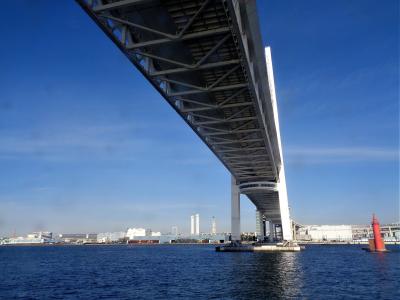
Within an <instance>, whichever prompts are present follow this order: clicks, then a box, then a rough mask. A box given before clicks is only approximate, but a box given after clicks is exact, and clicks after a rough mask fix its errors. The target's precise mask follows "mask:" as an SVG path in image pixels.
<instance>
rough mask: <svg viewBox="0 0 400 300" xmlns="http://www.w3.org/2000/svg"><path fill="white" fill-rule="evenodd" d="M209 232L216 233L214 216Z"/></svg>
mask: <svg viewBox="0 0 400 300" xmlns="http://www.w3.org/2000/svg"><path fill="white" fill-rule="evenodd" d="M211 234H217V222H216V221H215V217H212V221H211Z"/></svg>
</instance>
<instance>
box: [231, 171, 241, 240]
mask: <svg viewBox="0 0 400 300" xmlns="http://www.w3.org/2000/svg"><path fill="white" fill-rule="evenodd" d="M231 240H232V242H240V191H239V186H238V185H237V184H236V179H235V177H233V176H232V179H231Z"/></svg>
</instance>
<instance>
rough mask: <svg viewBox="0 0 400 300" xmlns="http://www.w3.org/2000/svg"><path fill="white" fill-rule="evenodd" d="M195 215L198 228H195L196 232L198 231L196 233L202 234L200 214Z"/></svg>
mask: <svg viewBox="0 0 400 300" xmlns="http://www.w3.org/2000/svg"><path fill="white" fill-rule="evenodd" d="M195 217H196V227H195V229H196V230H195V232H196V235H199V234H200V215H199V214H196V215H195Z"/></svg>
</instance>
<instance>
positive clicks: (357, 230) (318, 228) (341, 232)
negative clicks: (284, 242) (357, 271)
mask: <svg viewBox="0 0 400 300" xmlns="http://www.w3.org/2000/svg"><path fill="white" fill-rule="evenodd" d="M295 227H296V229H297V230H296V233H295V235H296V239H297V240H298V241H313V242H322V241H337V242H349V241H355V242H357V241H359V242H366V241H367V240H368V239H369V238H372V237H373V233H372V226H371V225H299V224H297V226H295ZM381 234H382V237H383V238H384V240H385V241H386V242H391V241H392V242H396V241H400V223H393V224H384V225H381Z"/></svg>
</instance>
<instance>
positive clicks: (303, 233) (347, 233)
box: [296, 225, 353, 241]
mask: <svg viewBox="0 0 400 300" xmlns="http://www.w3.org/2000/svg"><path fill="white" fill-rule="evenodd" d="M296 236H297V239H298V240H306V241H351V240H353V232H352V228H351V225H304V226H302V227H301V228H299V230H298V232H297V234H296Z"/></svg>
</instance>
